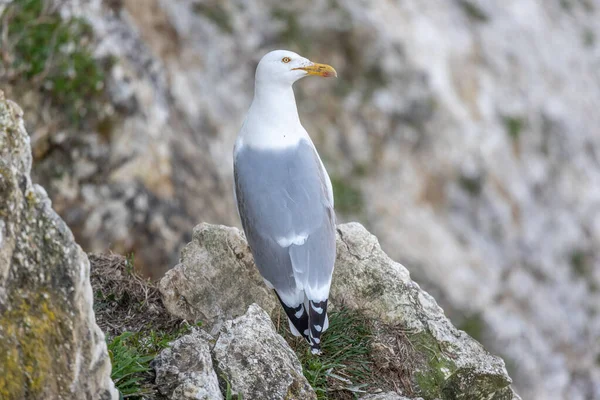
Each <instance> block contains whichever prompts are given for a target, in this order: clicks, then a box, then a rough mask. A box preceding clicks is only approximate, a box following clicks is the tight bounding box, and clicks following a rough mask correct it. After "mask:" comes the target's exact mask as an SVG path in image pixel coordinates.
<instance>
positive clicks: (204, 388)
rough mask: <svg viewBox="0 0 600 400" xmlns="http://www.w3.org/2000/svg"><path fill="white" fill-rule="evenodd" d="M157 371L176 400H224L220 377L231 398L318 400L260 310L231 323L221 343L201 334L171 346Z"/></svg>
mask: <svg viewBox="0 0 600 400" xmlns="http://www.w3.org/2000/svg"><path fill="white" fill-rule="evenodd" d="M211 357H212V358H211ZM213 359H214V362H215V369H213ZM152 366H153V368H154V370H155V371H156V384H157V386H158V388H159V390H160V392H161V393H162V394H163V395H165V396H167V398H168V399H170V400H212V399H222V398H223V395H222V394H221V391H220V390H219V384H218V382H217V374H216V372H215V371H218V375H219V377H220V379H221V381H222V385H221V387H222V389H223V392H224V393H229V395H230V396H232V397H231V398H244V399H265V400H311V399H314V400H316V395H315V392H314V391H313V389H312V388H311V386H310V385H309V383H308V381H307V380H306V378H305V377H304V375H303V374H302V365H300V361H298V358H297V357H296V354H294V352H293V350H292V349H291V348H290V346H289V345H288V344H287V343H286V341H285V340H284V339H283V338H282V337H281V336H279V335H278V334H277V332H276V330H275V327H274V326H273V323H272V322H271V320H270V319H269V316H268V315H267V313H266V312H265V311H264V310H263V309H261V308H260V307H259V306H258V305H257V304H252V305H250V307H248V309H247V312H246V313H245V314H243V315H242V316H240V317H238V318H236V319H234V320H228V321H227V322H226V323H225V324H224V326H223V327H222V329H221V331H220V332H218V339H217V340H216V341H215V340H214V339H213V338H212V337H211V336H210V335H208V334H207V333H205V332H204V331H199V330H198V331H195V332H194V333H192V334H189V335H186V336H183V337H182V338H180V339H178V340H176V341H175V342H173V343H171V344H170V347H169V348H167V349H165V350H163V351H162V352H161V353H160V354H159V356H158V357H157V358H156V359H155V360H154V361H153V362H152ZM228 398H229V397H228Z"/></svg>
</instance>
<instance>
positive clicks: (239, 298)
mask: <svg viewBox="0 0 600 400" xmlns="http://www.w3.org/2000/svg"><path fill="white" fill-rule="evenodd" d="M159 288H160V291H161V293H162V295H163V301H164V304H165V306H166V307H167V310H169V312H170V313H171V314H173V315H175V316H177V317H179V318H183V319H187V320H190V321H198V320H200V321H202V324H203V327H205V328H207V329H209V330H210V331H211V333H213V334H215V333H217V332H218V331H219V328H220V326H221V325H222V323H223V322H224V321H226V320H228V319H232V318H235V317H238V316H240V315H242V314H244V313H245V312H246V310H247V309H248V306H249V305H250V304H252V303H257V304H259V305H260V307H262V308H263V309H264V310H266V311H267V312H269V313H271V312H272V311H273V310H274V309H275V307H276V306H277V305H278V304H277V299H276V297H275V296H274V295H273V294H272V293H271V291H270V290H269V289H267V287H266V286H265V285H264V283H263V280H262V278H261V276H260V274H259V273H258V270H257V269H256V267H255V266H254V262H253V259H252V255H251V254H250V249H249V248H248V245H247V243H246V240H245V239H244V237H243V236H242V233H241V232H240V231H239V230H238V229H236V228H228V227H224V226H215V225H209V224H200V225H198V226H197V227H196V228H195V229H194V234H193V238H192V241H191V242H190V243H188V244H187V245H186V246H185V248H184V249H183V251H182V253H181V262H180V263H179V264H178V265H177V266H175V267H174V268H173V269H171V270H170V271H169V272H167V274H166V275H165V277H164V278H162V280H161V281H160V285H159Z"/></svg>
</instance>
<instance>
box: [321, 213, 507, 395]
mask: <svg viewBox="0 0 600 400" xmlns="http://www.w3.org/2000/svg"><path fill="white" fill-rule="evenodd" d="M337 246H338V252H337V260H336V265H335V270H334V276H333V283H332V286H331V293H330V298H331V299H332V300H333V302H334V304H344V305H345V306H347V307H350V308H352V309H355V310H360V311H361V312H362V313H364V314H365V315H366V316H369V317H371V318H373V319H377V320H380V321H383V322H385V323H386V324H388V325H391V326H396V327H401V328H402V329H404V330H406V331H409V332H410V335H409V341H410V342H411V344H412V346H414V347H419V346H420V347H421V351H424V352H425V353H426V354H427V357H426V360H425V362H424V363H421V364H420V365H418V366H416V367H415V370H414V372H413V374H414V375H413V377H414V379H415V381H416V382H417V385H418V387H419V389H420V393H421V394H422V395H423V396H424V397H426V398H428V399H430V398H435V397H444V398H457V399H459V398H468V399H487V398H493V399H513V398H516V397H515V396H516V394H514V393H513V392H512V390H511V389H510V387H509V385H510V384H511V383H512V379H511V378H510V377H509V376H508V373H507V372H506V368H505V366H504V362H503V361H502V359H500V358H499V357H496V356H493V355H491V354H490V353H488V352H487V351H486V350H485V349H484V348H483V347H482V346H481V344H479V343H478V342H477V341H476V340H474V339H473V338H471V337H470V336H469V335H467V334H466V333H465V332H463V331H460V330H458V329H456V328H455V327H454V326H453V325H452V323H451V322H450V320H448V319H447V318H446V317H445V315H444V311H443V310H442V309H441V308H440V307H439V306H438V305H437V303H436V302H435V300H434V299H433V297H431V296H430V295H429V294H428V293H427V292H425V291H423V290H422V289H421V288H420V287H419V285H418V284H417V283H415V282H413V281H412V280H411V279H410V274H409V272H408V270H407V269H406V268H404V266H402V265H401V264H399V263H396V262H394V261H393V260H392V259H390V258H389V257H388V256H387V255H386V254H385V253H384V252H383V250H381V247H380V246H379V243H378V241H377V238H376V237H375V236H373V235H371V234H370V233H369V232H368V231H367V230H366V229H365V228H364V227H363V226H362V225H360V224H358V223H349V224H343V225H339V226H338V243H337ZM379 340H380V341H386V339H385V338H379ZM506 396H508V397H506Z"/></svg>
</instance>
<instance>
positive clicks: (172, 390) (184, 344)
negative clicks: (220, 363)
mask: <svg viewBox="0 0 600 400" xmlns="http://www.w3.org/2000/svg"><path fill="white" fill-rule="evenodd" d="M211 341H212V342H213V344H214V340H212V338H210V337H209V335H207V334H201V332H198V331H196V332H194V333H192V334H189V335H186V336H183V337H181V338H179V339H177V340H176V341H174V342H173V343H171V344H170V347H169V348H167V349H165V350H163V351H162V352H161V353H160V354H159V355H158V356H157V357H156V358H155V359H154V360H153V361H152V367H153V368H154V371H155V372H156V386H158V390H159V391H160V393H161V394H163V395H165V396H167V398H169V399H171V400H220V399H223V395H222V394H221V391H220V389H219V381H218V380H217V374H216V373H215V371H214V369H213V363H212V357H211V353H210V348H211V346H212V345H211Z"/></svg>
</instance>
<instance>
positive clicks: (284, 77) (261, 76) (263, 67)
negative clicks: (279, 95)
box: [256, 50, 337, 86]
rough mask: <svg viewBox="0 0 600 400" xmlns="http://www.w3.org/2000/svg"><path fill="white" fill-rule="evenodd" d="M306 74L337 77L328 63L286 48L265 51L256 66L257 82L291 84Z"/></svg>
mask: <svg viewBox="0 0 600 400" xmlns="http://www.w3.org/2000/svg"><path fill="white" fill-rule="evenodd" d="M308 75H317V76H323V77H330V76H335V77H337V72H336V71H335V69H333V67H332V66H330V65H326V64H317V63H314V62H312V61H310V60H309V59H307V58H304V57H302V56H301V55H299V54H296V53H294V52H293V51H287V50H274V51H272V52H270V53H267V54H266V55H265V56H264V57H263V58H262V59H261V60H260V62H259V63H258V67H256V83H257V84H263V82H264V83H279V84H284V85H290V86H291V85H292V84H293V83H294V82H296V81H297V80H298V79H300V78H304V77H305V76H308Z"/></svg>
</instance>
